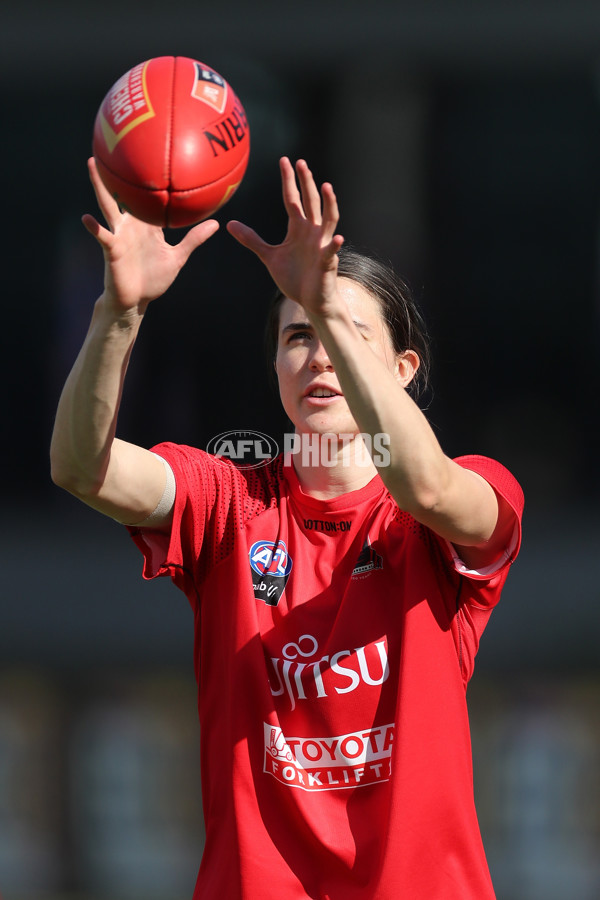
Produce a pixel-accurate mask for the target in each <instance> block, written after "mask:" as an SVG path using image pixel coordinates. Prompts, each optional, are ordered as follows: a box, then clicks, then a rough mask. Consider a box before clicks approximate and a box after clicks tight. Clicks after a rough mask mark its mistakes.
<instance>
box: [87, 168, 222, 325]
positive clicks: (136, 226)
mask: <svg viewBox="0 0 600 900" xmlns="http://www.w3.org/2000/svg"><path fill="white" fill-rule="evenodd" d="M89 171H90V178H91V181H92V184H93V186H94V191H95V193H96V197H97V200H98V205H99V207H100V209H101V211H102V214H103V216H104V219H105V220H106V223H107V226H108V227H107V228H105V227H104V226H102V225H101V224H100V223H99V222H98V221H97V220H96V219H95V218H94V217H93V216H90V215H86V216H84V217H83V224H84V225H85V227H86V228H87V229H88V231H89V232H90V233H91V234H93V235H94V237H95V238H96V240H97V241H98V243H99V244H100V245H101V247H102V251H103V253H104V262H105V285H104V286H105V290H106V291H107V292H108V293H109V294H110V295H111V296H112V298H113V300H114V302H115V303H116V304H117V306H118V307H119V308H121V309H133V308H134V307H138V308H141V309H142V310H143V309H144V308H145V307H146V306H147V305H148V303H149V302H150V301H151V300H154V299H156V297H159V296H161V294H164V292H165V291H166V290H167V289H168V288H169V287H170V286H171V284H172V283H173V281H174V280H175V278H176V277H177V275H178V274H179V272H180V270H181V268H182V267H183V266H184V265H185V263H186V261H187V260H188V258H189V256H190V254H191V253H192V251H193V250H194V249H195V248H196V247H198V246H199V245H200V244H201V243H203V242H204V241H205V240H207V239H208V238H209V237H210V236H211V235H212V234H213V233H214V232H215V231H216V230H217V228H218V227H219V226H218V223H217V222H215V221H214V220H209V221H206V222H202V223H200V224H199V225H196V226H195V227H194V228H192V229H190V230H189V231H188V232H187V234H186V235H185V236H184V238H183V239H182V240H181V241H180V242H179V243H178V244H175V245H171V244H169V243H167V241H166V240H165V237H164V233H163V230H162V228H160V227H159V226H157V225H148V224H146V223H145V222H141V221H140V220H139V219H136V218H134V217H133V216H131V215H129V214H127V213H121V211H120V210H119V207H118V205H117V203H116V202H115V200H114V199H113V198H112V197H111V195H110V194H109V192H108V191H107V190H106V188H105V187H104V185H103V184H102V182H101V180H100V177H99V175H98V172H97V169H96V166H95V163H94V161H93V160H90V163H89Z"/></svg>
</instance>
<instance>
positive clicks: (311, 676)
mask: <svg viewBox="0 0 600 900" xmlns="http://www.w3.org/2000/svg"><path fill="white" fill-rule="evenodd" d="M318 650H319V644H318V642H317V639H316V638H315V637H313V635H312V634H302V635H300V637H299V638H298V641H297V642H294V641H290V643H288V644H285V646H284V647H283V648H282V650H281V657H271V663H272V667H270V668H271V671H270V673H269V681H270V684H271V693H272V694H273V696H274V697H281V696H283V695H284V694H286V693H287V696H288V697H289V700H290V704H291V708H292V710H293V709H295V708H296V702H297V701H299V700H316V699H320V698H322V697H328V696H330V695H332V694H333V695H335V694H349V693H351V692H352V691H355V690H356V689H357V688H358V687H359V686H360V685H361V684H364V685H369V686H372V687H375V686H377V685H380V684H383V683H384V681H387V679H388V677H389V674H390V669H389V663H388V652H387V647H386V641H385V640H381V641H374V642H373V643H371V644H366V645H365V646H364V647H356V648H355V649H354V650H338V651H337V652H336V653H334V654H333V655H332V656H329V655H326V656H319V653H318Z"/></svg>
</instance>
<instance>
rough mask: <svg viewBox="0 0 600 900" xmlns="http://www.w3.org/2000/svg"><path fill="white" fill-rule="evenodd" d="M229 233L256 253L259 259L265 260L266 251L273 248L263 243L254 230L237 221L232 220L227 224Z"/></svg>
mask: <svg viewBox="0 0 600 900" xmlns="http://www.w3.org/2000/svg"><path fill="white" fill-rule="evenodd" d="M227 231H228V232H229V234H230V235H231V236H232V237H234V238H235V239H236V241H238V242H239V243H240V244H241V245H242V246H243V247H246V248H247V249H248V250H251V251H252V252H253V253H256V255H257V256H258V257H259V259H263V258H264V255H265V253H266V251H267V250H269V248H270V246H271V245H270V244H267V242H266V241H263V239H262V238H261V237H260V235H258V234H257V233H256V231H254V229H253V228H249V227H248V225H244V224H243V223H242V222H238V221H237V220H236V219H232V220H231V222H228V223H227Z"/></svg>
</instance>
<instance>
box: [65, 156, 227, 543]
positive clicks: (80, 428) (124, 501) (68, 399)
mask: <svg viewBox="0 0 600 900" xmlns="http://www.w3.org/2000/svg"><path fill="white" fill-rule="evenodd" d="M88 165H89V172H90V179H91V181H92V185H93V187H94V191H95V193H96V197H97V200H98V205H99V207H100V210H101V212H102V214H103V216H104V219H105V221H106V226H107V227H105V226H103V225H101V224H100V223H99V222H98V221H97V220H96V219H95V218H94V217H93V216H91V215H85V216H84V217H83V219H82V221H83V224H84V225H85V227H86V228H87V230H88V231H89V232H90V233H91V234H92V235H93V236H94V237H95V238H96V240H97V241H98V243H99V244H100V246H101V248H102V251H103V254H104V262H105V270H104V271H105V274H104V291H103V293H102V294H101V296H100V297H99V298H98V300H97V301H96V304H95V308H94V313H93V316H92V321H91V324H90V327H89V330H88V333H87V336H86V338H85V341H84V344H83V346H82V348H81V351H80V353H79V355H78V357H77V360H76V361H75V364H74V366H73V368H72V370H71V372H70V374H69V376H68V378H67V381H66V383H65V386H64V388H63V391H62V394H61V397H60V401H59V404H58V409H57V412H56V419H55V424H54V431H53V435H52V443H51V449H50V459H51V469H52V480H53V481H54V482H55V484H57V485H59V486H60V487H62V488H64V489H65V490H67V491H69V492H70V493H72V494H74V495H75V496H76V497H78V498H79V499H81V500H83V501H84V502H85V503H87V504H88V505H89V506H92V507H94V508H95V509H97V510H99V511H100V512H103V513H105V514H107V515H109V516H111V517H112V518H115V519H117V520H119V521H121V522H124V523H127V524H134V523H138V522H140V521H143V520H145V519H146V518H147V517H148V516H149V515H150V514H151V513H152V512H153V511H154V509H155V508H156V506H157V504H158V503H159V501H160V499H161V497H162V495H163V492H164V490H165V484H166V472H165V467H164V465H163V463H162V462H161V460H159V459H158V458H157V457H156V456H154V454H152V453H150V452H149V451H148V450H146V449H144V448H142V447H138V446H136V445H134V444H130V443H127V442H125V441H121V440H119V439H118V438H116V436H115V434H116V426H117V415H118V411H119V405H120V402H121V395H122V390H123V383H124V379H125V374H126V371H127V365H128V362H129V357H130V354H131V351H132V349H133V345H134V343H135V340H136V337H137V334H138V331H139V328H140V325H141V323H142V320H143V317H144V314H145V312H146V310H147V308H148V305H149V303H151V302H152V300H155V299H156V298H157V297H160V296H161V295H162V294H163V293H164V292H165V291H166V290H167V289H168V288H169V287H170V285H171V284H172V283H173V281H174V280H175V278H176V277H177V275H178V273H179V272H180V270H181V268H182V267H183V266H184V265H185V263H186V262H187V260H188V258H189V256H190V254H191V253H192V252H193V250H194V249H195V248H196V247H198V246H199V245H200V244H202V243H203V242H204V241H206V240H207V239H208V238H209V237H210V236H211V235H212V234H214V232H215V231H216V230H217V228H218V227H219V226H218V223H217V222H216V221H214V220H209V221H206V222H202V223H200V224H199V225H196V226H195V227H194V228H192V229H190V230H189V231H188V232H187V233H186V235H185V236H184V237H183V239H182V240H181V241H180V242H179V244H176V245H171V244H169V243H167V242H166V241H165V239H164V234H163V232H162V229H160V228H158V227H156V226H153V225H147V224H145V223H143V222H140V221H139V220H138V219H135V218H134V217H133V216H131V215H129V214H128V213H121V212H120V210H119V208H118V206H117V204H116V202H115V201H114V200H113V198H112V197H111V196H110V194H109V192H108V191H107V190H106V188H105V187H104V185H103V184H102V181H101V180H100V177H99V175H98V172H97V170H96V166H95V163H94V160H93V159H91V160H90V161H89V164H88ZM167 522H168V518H167V520H165V519H163V520H162V521H161V520H160V519H158V520H156V521H154V522H153V523H152V525H153V526H154V527H164V526H165V525H166V524H167Z"/></svg>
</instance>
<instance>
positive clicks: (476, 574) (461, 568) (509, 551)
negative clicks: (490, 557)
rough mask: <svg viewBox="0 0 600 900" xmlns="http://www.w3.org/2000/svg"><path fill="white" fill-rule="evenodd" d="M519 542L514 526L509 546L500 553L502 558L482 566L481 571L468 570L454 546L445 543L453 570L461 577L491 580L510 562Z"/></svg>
mask: <svg viewBox="0 0 600 900" xmlns="http://www.w3.org/2000/svg"><path fill="white" fill-rule="evenodd" d="M518 540H519V526H518V525H515V528H514V531H513V533H512V537H511V539H510V544H509V545H508V547H507V548H506V549H505V550H504V551H503V552H502V556H500V558H499V559H497V560H496V562H494V563H492V564H491V566H484V568H482V569H469V568H468V567H467V565H466V563H464V562H463V561H462V559H461V558H460V556H459V555H458V552H457V550H456V547H455V546H454V544H451V543H450V541H446V544H447V546H448V548H449V550H450V553H451V555H452V560H453V562H454V568H455V569H456V571H457V572H460V574H461V575H467V576H469V577H471V578H491V576H492V575H495V574H496V573H497V572H499V571H500V570H501V569H503V568H504V566H505V565H506V563H507V562H510V561H511V560H512V558H513V554H514V552H515V550H516V549H517V542H518Z"/></svg>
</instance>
